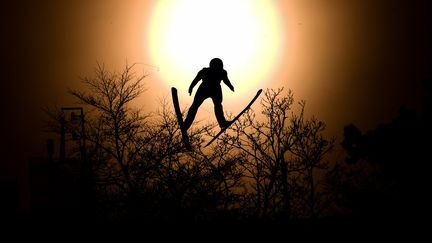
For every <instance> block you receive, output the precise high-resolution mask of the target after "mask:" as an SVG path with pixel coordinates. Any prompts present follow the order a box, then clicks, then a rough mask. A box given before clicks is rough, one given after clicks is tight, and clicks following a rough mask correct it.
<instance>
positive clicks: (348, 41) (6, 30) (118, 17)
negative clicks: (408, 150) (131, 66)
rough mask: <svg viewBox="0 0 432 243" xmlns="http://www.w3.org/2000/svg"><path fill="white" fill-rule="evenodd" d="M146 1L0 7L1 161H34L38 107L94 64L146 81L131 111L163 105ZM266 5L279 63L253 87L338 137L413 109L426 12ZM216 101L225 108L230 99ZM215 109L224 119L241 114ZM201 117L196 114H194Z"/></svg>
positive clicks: (397, 7) (60, 96)
mask: <svg viewBox="0 0 432 243" xmlns="http://www.w3.org/2000/svg"><path fill="white" fill-rule="evenodd" d="M155 2H156V1H155V0H152V1H145V0H141V1H139V0H129V1H115V0H91V1H73V0H64V1H54V0H52V1H49V0H41V1H25V0H22V1H12V2H11V1H9V3H7V4H6V5H5V6H2V8H1V10H0V14H1V16H2V21H1V26H2V28H1V31H2V34H1V36H2V40H1V43H2V44H3V45H2V49H4V50H3V51H2V58H3V60H2V63H3V64H2V69H3V70H2V73H3V75H2V86H3V88H2V91H3V92H2V97H1V102H2V107H3V108H4V110H3V115H2V119H1V120H2V121H1V122H2V126H1V129H2V134H5V139H4V141H3V142H6V143H5V145H4V146H2V148H3V149H5V151H8V152H7V154H8V155H7V158H9V160H13V158H15V156H17V155H18V154H19V156H22V157H23V158H25V157H26V156H31V155H37V154H40V153H41V151H42V153H43V152H44V149H45V143H44V140H43V135H41V134H43V133H42V132H41V127H42V125H43V121H42V119H43V112H42V111H41V108H42V107H44V106H50V105H54V104H57V105H58V106H66V105H70V104H73V103H72V101H73V100H71V99H70V97H68V95H67V93H66V90H67V88H75V87H79V82H80V79H79V77H80V76H89V75H92V70H93V69H94V67H95V66H96V62H97V61H100V62H104V63H105V64H106V66H107V67H108V68H110V69H112V70H114V69H117V70H118V69H120V68H121V67H122V66H123V65H124V64H125V62H126V61H127V62H128V63H135V62H137V63H141V65H142V68H143V70H144V71H145V72H148V73H149V74H151V75H150V76H149V77H148V78H147V79H145V82H146V85H147V87H148V88H149V89H148V91H147V92H146V93H145V97H142V98H140V103H138V105H142V107H143V109H144V110H146V109H147V110H152V111H153V110H154V109H153V107H154V104H155V103H154V102H155V101H157V100H158V99H159V98H162V97H168V98H169V89H167V87H166V85H164V82H163V81H162V80H161V79H160V77H161V75H160V72H162V70H159V69H158V68H157V67H154V65H153V63H152V60H151V58H150V56H149V55H148V51H147V50H146V45H145V42H146V40H147V38H148V36H147V34H148V33H147V32H146V28H147V27H148V21H149V16H151V13H152V10H153V8H152V7H153V6H154V4H155ZM274 3H275V6H276V8H277V10H278V13H279V14H280V16H282V17H281V21H282V23H281V26H283V33H284V36H283V38H284V43H283V48H282V49H281V50H280V53H279V55H280V58H281V61H280V62H279V64H278V65H276V66H275V71H274V72H273V73H272V74H271V76H269V77H268V79H267V80H268V82H266V83H263V84H262V88H264V89H265V88H277V87H281V86H285V88H290V89H292V90H293V91H294V94H295V96H296V98H298V99H305V100H306V101H307V107H306V110H307V112H308V114H310V115H311V114H313V115H316V116H317V117H318V118H319V119H321V120H323V121H325V122H326V123H327V124H328V131H329V133H332V134H334V135H336V136H338V137H341V136H342V129H343V126H344V125H346V124H348V123H350V122H353V123H355V124H358V125H359V126H360V127H361V128H363V129H369V128H373V127H374V126H375V125H376V124H377V123H378V122H382V121H388V119H390V118H391V117H393V116H394V115H396V114H397V108H398V107H399V106H400V105H401V104H407V105H409V106H413V107H418V105H419V104H420V103H421V100H420V99H419V97H421V96H422V93H421V91H420V90H421V82H422V81H424V80H425V79H426V78H430V59H429V60H428V59H427V58H428V57H430V56H431V47H430V44H429V43H432V42H431V41H430V31H431V28H430V26H428V24H427V23H430V21H428V20H430V19H429V18H430V17H428V13H427V12H426V9H427V8H426V6H421V5H420V4H417V5H416V4H414V3H410V2H408V1H390V0H387V1H374V0H370V1H366V0H352V1H346V0H332V1H324V0H309V1H304V0H290V1H288V0H287V1H285V0H278V1H274ZM210 58H212V57H209V60H210ZM202 65H203V67H204V66H207V65H208V64H207V63H203V64H202ZM226 69H227V71H228V72H230V67H229V66H226ZM197 71H198V70H196V68H195V67H191V68H190V70H187V72H190V79H189V80H184V82H187V83H189V82H190V81H191V80H192V78H193V77H194V76H195V74H196V72H197ZM232 82H233V84H234V86H235V84H236V80H232ZM224 90H225V91H227V90H228V89H224ZM183 92H186V91H183ZM254 93H255V91H254V92H251V94H250V95H249V96H250V97H252V96H253V94H254ZM224 95H226V96H227V100H229V98H230V97H234V95H235V94H229V93H226V94H224ZM249 96H247V97H245V99H249ZM181 99H184V101H185V102H186V103H185V105H186V104H187V102H188V100H187V99H189V102H191V101H192V100H191V98H190V97H188V96H186V94H185V93H184V94H183V98H182V97H181ZM247 102H248V101H245V102H244V103H245V104H246V103H247ZM189 104H190V103H189ZM224 107H225V108H226V111H227V112H237V111H239V110H240V109H241V108H239V109H238V110H236V108H235V107H231V106H230V105H229V104H224ZM206 112H207V113H206ZM208 112H209V111H208V110H206V109H205V107H204V109H203V112H202V114H204V115H207V114H209V113H208ZM11 151H12V152H11ZM21 151H25V152H24V153H22V152H21ZM6 160H8V159H6ZM2 166H3V167H10V166H11V165H10V164H9V165H7V164H6V165H4V164H3V165H2ZM3 167H2V168H3Z"/></svg>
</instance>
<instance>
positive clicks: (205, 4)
mask: <svg viewBox="0 0 432 243" xmlns="http://www.w3.org/2000/svg"><path fill="white" fill-rule="evenodd" d="M149 31H150V32H149V39H148V45H149V46H148V48H149V51H150V54H151V58H152V61H153V64H154V65H155V66H157V67H158V68H159V70H160V75H161V78H162V79H163V81H164V82H165V83H166V84H167V85H169V86H175V87H177V88H179V89H180V90H181V91H183V92H186V91H187V88H188V87H189V84H190V82H191V81H192V79H193V78H194V77H195V75H196V73H197V72H198V71H199V70H201V68H203V67H207V66H208V65H209V61H210V60H211V59H212V58H214V57H218V58H221V59H222V60H223V62H224V67H225V69H226V70H227V71H228V77H229V78H230V80H231V82H232V84H233V85H234V87H235V88H236V96H237V97H238V95H242V94H244V93H247V94H249V95H250V94H252V93H254V92H256V89H257V88H265V87H263V86H264V83H265V82H267V81H269V78H268V76H269V75H270V74H271V72H272V71H273V68H274V66H275V64H276V62H277V61H278V59H279V57H278V54H279V53H280V46H281V42H282V40H281V36H282V34H281V31H282V30H281V27H280V26H279V19H278V15H277V12H276V9H275V7H274V6H273V3H272V2H271V1H267V0H213V1H211V0H181V1H180V0H179V1H169V0H166V1H158V2H157V3H156V6H155V9H154V11H153V15H152V17H151V21H150V26H149ZM224 93H225V92H224ZM224 95H225V94H224Z"/></svg>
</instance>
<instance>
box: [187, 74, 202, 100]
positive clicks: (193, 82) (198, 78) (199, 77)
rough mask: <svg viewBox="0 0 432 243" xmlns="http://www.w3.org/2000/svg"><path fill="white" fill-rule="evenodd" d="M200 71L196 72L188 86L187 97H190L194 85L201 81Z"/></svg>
mask: <svg viewBox="0 0 432 243" xmlns="http://www.w3.org/2000/svg"><path fill="white" fill-rule="evenodd" d="M201 78H202V77H201V71H199V72H198V74H197V76H196V77H195V78H194V79H193V80H192V83H191V84H190V86H189V95H192V90H193V88H194V87H195V85H196V84H197V83H198V81H200V80H201Z"/></svg>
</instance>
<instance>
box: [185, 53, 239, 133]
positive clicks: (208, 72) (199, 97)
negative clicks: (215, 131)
mask: <svg viewBox="0 0 432 243" xmlns="http://www.w3.org/2000/svg"><path fill="white" fill-rule="evenodd" d="M200 80H202V83H201V85H200V86H199V87H198V91H197V92H196V94H195V97H194V101H193V103H192V105H191V107H190V108H189V111H188V114H187V116H186V119H185V121H184V128H185V129H186V130H188V129H189V128H190V126H191V125H192V122H193V121H194V119H195V115H196V113H197V111H198V108H199V107H200V106H201V104H202V103H203V102H204V100H206V99H207V98H211V99H212V101H213V104H214V112H215V115H216V119H217V122H218V124H219V126H220V127H221V128H225V127H227V126H228V125H229V124H230V123H229V122H228V121H227V120H226V119H225V116H224V112H223V107H222V88H221V85H220V83H221V81H223V82H224V83H225V84H226V85H227V86H228V87H229V88H230V89H231V90H232V91H233V92H234V87H233V86H232V84H231V82H230V80H229V79H228V74H227V71H226V70H225V69H223V62H222V60H221V59H219V58H213V59H212V60H211V61H210V67H208V68H203V69H201V71H199V72H198V74H197V75H196V77H195V78H194V79H193V80H192V83H191V85H190V86H189V95H192V90H193V88H194V87H195V85H196V84H197V83H198V81H200Z"/></svg>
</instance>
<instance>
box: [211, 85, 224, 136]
mask: <svg viewBox="0 0 432 243" xmlns="http://www.w3.org/2000/svg"><path fill="white" fill-rule="evenodd" d="M211 98H212V100H213V104H214V112H215V115H216V119H217V122H218V124H219V127H221V128H224V127H226V126H227V125H228V122H227V120H226V119H225V115H224V112H223V106H222V90H221V89H220V88H219V89H218V90H217V92H215V93H214V94H213V95H212V97H211Z"/></svg>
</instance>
